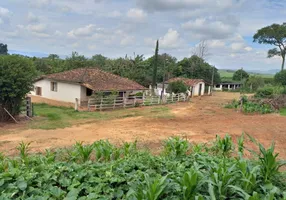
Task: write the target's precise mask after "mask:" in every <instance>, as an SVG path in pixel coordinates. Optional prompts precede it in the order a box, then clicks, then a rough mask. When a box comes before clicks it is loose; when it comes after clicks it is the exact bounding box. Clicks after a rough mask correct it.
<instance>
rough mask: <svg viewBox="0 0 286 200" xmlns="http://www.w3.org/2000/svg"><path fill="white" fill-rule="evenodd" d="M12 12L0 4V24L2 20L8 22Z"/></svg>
mask: <svg viewBox="0 0 286 200" xmlns="http://www.w3.org/2000/svg"><path fill="white" fill-rule="evenodd" d="M11 15H12V12H10V11H9V10H8V9H7V8H3V7H1V6H0V24H3V23H4V22H9V20H10V17H11Z"/></svg>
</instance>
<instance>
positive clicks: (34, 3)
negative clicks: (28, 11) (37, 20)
mask: <svg viewBox="0 0 286 200" xmlns="http://www.w3.org/2000/svg"><path fill="white" fill-rule="evenodd" d="M51 3H52V1H51V0H29V5H30V6H31V7H36V8H46V7H48V6H50V5H51Z"/></svg>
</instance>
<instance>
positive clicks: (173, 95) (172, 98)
mask: <svg viewBox="0 0 286 200" xmlns="http://www.w3.org/2000/svg"><path fill="white" fill-rule="evenodd" d="M172 102H174V95H173V92H172Z"/></svg>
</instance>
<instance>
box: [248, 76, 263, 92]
mask: <svg viewBox="0 0 286 200" xmlns="http://www.w3.org/2000/svg"><path fill="white" fill-rule="evenodd" d="M264 84H265V83H264V79H263V78H262V77H261V76H255V75H254V76H250V77H249V78H248V80H247V81H246V83H245V87H247V88H249V90H250V91H256V90H257V89H258V88H261V87H264Z"/></svg>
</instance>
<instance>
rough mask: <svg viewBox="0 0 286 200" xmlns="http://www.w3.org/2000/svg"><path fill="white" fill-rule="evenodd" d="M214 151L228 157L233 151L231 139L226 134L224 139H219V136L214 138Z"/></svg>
mask: <svg viewBox="0 0 286 200" xmlns="http://www.w3.org/2000/svg"><path fill="white" fill-rule="evenodd" d="M214 148H215V149H214V151H215V152H216V154H220V155H223V156H230V154H231V153H232V150H233V148H234V147H233V142H232V140H231V137H230V136H229V135H228V134H227V135H225V137H224V138H220V136H218V135H217V136H216V140H215V145H214Z"/></svg>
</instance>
